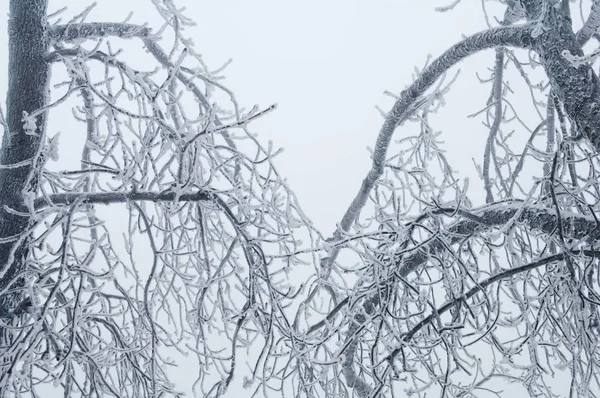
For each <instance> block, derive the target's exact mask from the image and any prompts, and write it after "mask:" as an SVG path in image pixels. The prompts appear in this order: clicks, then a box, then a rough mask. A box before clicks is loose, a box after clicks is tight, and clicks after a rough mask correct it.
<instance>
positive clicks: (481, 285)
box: [383, 250, 600, 362]
mask: <svg viewBox="0 0 600 398" xmlns="http://www.w3.org/2000/svg"><path fill="white" fill-rule="evenodd" d="M578 254H583V255H585V256H587V257H598V256H600V252H599V251H596V250H574V251H571V252H569V253H558V254H553V255H551V256H548V257H544V258H541V259H539V260H537V261H534V262H532V263H529V264H525V265H522V266H520V267H515V268H510V269H507V270H504V271H502V272H499V273H497V274H495V275H493V276H491V277H489V278H487V279H485V280H483V281H481V282H478V283H477V285H476V286H474V287H473V288H471V289H470V290H469V291H468V292H466V293H465V294H464V295H463V296H461V297H460V298H458V299H454V300H452V301H448V302H446V303H445V304H444V305H442V306H441V307H439V308H438V309H436V310H435V311H433V312H432V313H431V314H430V315H428V316H426V317H425V318H423V319H422V320H421V322H419V323H418V324H416V325H415V326H414V327H413V328H412V329H411V330H410V331H409V332H408V333H407V334H406V335H405V336H404V337H403V338H402V342H403V343H408V342H409V341H410V340H411V339H412V338H413V337H414V336H415V335H416V334H417V333H418V332H419V330H421V329H423V328H424V327H425V326H427V325H428V324H429V323H431V321H433V320H434V319H437V318H439V316H440V315H442V314H443V313H445V312H447V311H448V310H450V309H451V308H453V307H455V306H456V305H458V304H459V303H460V302H461V301H462V300H463V299H464V300H466V299H469V298H471V297H473V296H474V295H475V294H477V293H479V292H481V291H483V289H485V288H486V287H488V286H490V285H491V284H493V283H495V282H498V281H501V280H504V279H508V278H510V277H512V276H514V275H517V274H520V273H522V272H527V271H530V270H532V269H535V268H537V267H541V266H542V265H547V264H550V263H553V262H556V261H561V260H564V259H565V258H566V257H567V256H570V255H578ZM400 351H401V348H396V349H395V350H394V351H392V353H391V354H390V355H389V356H388V357H387V358H386V359H385V360H384V361H383V362H386V361H392V360H393V359H394V358H395V357H396V356H397V355H398V353H400Z"/></svg>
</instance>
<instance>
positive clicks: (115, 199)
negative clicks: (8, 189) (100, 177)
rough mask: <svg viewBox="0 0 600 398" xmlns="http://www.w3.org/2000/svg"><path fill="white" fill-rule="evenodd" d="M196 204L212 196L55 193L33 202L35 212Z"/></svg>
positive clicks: (137, 192)
mask: <svg viewBox="0 0 600 398" xmlns="http://www.w3.org/2000/svg"><path fill="white" fill-rule="evenodd" d="M174 200H178V201H182V202H196V201H201V200H213V195H212V194H210V193H208V192H205V191H197V192H190V193H183V194H179V195H178V194H177V193H176V192H173V191H170V190H169V191H165V192H148V191H129V192H94V193H57V194H52V195H48V197H43V198H37V199H36V200H35V201H34V208H35V209H36V210H39V209H42V208H45V207H49V206H52V205H71V204H73V203H75V202H76V201H81V203H82V204H103V205H109V204H113V203H125V202H127V201H147V202H169V201H174Z"/></svg>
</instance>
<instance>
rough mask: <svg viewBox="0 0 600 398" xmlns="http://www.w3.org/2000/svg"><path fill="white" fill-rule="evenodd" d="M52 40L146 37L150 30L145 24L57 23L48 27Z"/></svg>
mask: <svg viewBox="0 0 600 398" xmlns="http://www.w3.org/2000/svg"><path fill="white" fill-rule="evenodd" d="M50 32H51V35H52V39H53V40H54V41H59V42H60V41H64V42H71V41H78V40H88V39H97V38H100V37H109V36H114V37H119V38H122V39H129V38H132V37H143V38H147V37H149V36H150V35H151V32H152V30H151V29H150V28H148V27H147V26H143V25H134V24H129V23H118V22H91V23H83V22H82V23H74V24H68V25H57V26H53V27H52V28H51V29H50Z"/></svg>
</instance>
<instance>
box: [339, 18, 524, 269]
mask: <svg viewBox="0 0 600 398" xmlns="http://www.w3.org/2000/svg"><path fill="white" fill-rule="evenodd" d="M531 32H532V26H531V25H522V26H510V27H498V28H492V29H489V30H486V31H483V32H480V33H476V34H474V35H472V36H470V37H468V38H466V39H464V40H462V41H460V42H459V43H457V44H455V45H454V46H452V47H451V48H450V49H448V50H447V51H446V52H444V53H443V54H442V55H441V56H440V57H439V58H437V59H436V60H435V61H433V62H432V63H431V64H430V65H429V66H428V67H427V68H425V70H424V71H423V72H422V73H421V74H420V75H419V77H418V78H417V80H415V82H414V83H412V84H411V85H410V86H409V87H408V88H407V89H406V90H404V91H403V92H402V93H401V94H400V98H399V99H398V100H397V101H396V103H395V104H394V106H393V107H392V110H391V111H390V112H389V113H388V115H387V117H386V119H385V122H384V123H383V125H382V127H381V129H380V131H379V135H378V136H377V141H376V143H375V149H374V151H373V164H372V166H371V170H370V171H369V173H368V174H367V176H366V177H365V179H364V180H363V182H362V184H361V186H360V189H359V191H358V193H357V194H356V197H355V198H354V199H353V200H352V203H351V204H350V206H349V207H348V210H346V213H345V214H344V216H343V217H342V220H341V222H340V223H339V226H338V230H337V231H336V233H335V234H334V239H333V240H334V241H335V240H337V239H339V238H340V237H341V235H342V234H343V233H344V232H347V231H348V230H349V229H350V228H351V227H352V225H353V224H354V222H355V221H356V219H357V218H358V215H359V214H360V211H361V210H362V208H363V207H364V205H365V203H366V202H367V199H368V197H369V194H370V193H371V190H372V189H373V187H374V186H375V183H376V182H377V180H378V179H379V178H380V177H381V175H382V173H383V169H384V164H385V160H386V155H387V150H388V148H389V145H390V141H391V139H392V135H393V133H394V130H395V129H396V127H397V126H398V125H400V124H401V123H403V122H404V121H405V120H406V119H407V118H408V117H409V116H410V115H411V111H412V108H411V106H412V105H413V103H414V102H415V101H416V100H417V99H418V98H419V97H420V96H421V95H423V94H424V93H425V92H426V91H427V90H428V89H429V88H430V87H431V86H432V85H433V84H434V83H435V82H436V81H437V79H438V78H439V77H440V76H442V75H443V74H444V73H445V72H446V71H447V70H448V69H450V68H451V67H452V66H454V65H455V64H457V63H458V62H460V61H461V60H463V59H465V58H467V57H468V56H470V55H473V54H475V53H477V52H479V51H482V50H485V49H489V48H494V47H497V46H513V47H527V46H528V45H529V44H530V42H531ZM336 254H337V253H336ZM334 260H335V256H334V255H332V256H331V260H330V261H332V262H333V261H334Z"/></svg>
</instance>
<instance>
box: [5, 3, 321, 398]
mask: <svg viewBox="0 0 600 398" xmlns="http://www.w3.org/2000/svg"><path fill="white" fill-rule="evenodd" d="M153 4H154V7H155V8H156V11H157V12H158V15H159V16H160V17H162V19H163V20H164V25H163V26H162V27H159V29H157V30H155V31H153V30H152V29H150V28H149V27H147V26H137V25H133V24H129V23H125V22H124V23H94V22H87V19H88V17H89V14H90V12H91V11H92V8H87V9H85V10H83V12H81V14H79V15H77V16H75V17H74V18H73V19H71V20H67V21H61V20H60V17H61V11H62V10H58V12H56V13H54V14H52V15H48V11H47V0H25V1H22V0H11V1H10V16H9V54H10V57H9V73H10V79H9V88H8V98H7V109H6V118H5V117H4V112H2V114H1V116H2V118H1V120H2V125H3V127H4V136H3V141H2V152H1V155H0V164H1V166H0V186H1V187H2V195H0V209H1V210H0V213H1V214H0V264H2V266H1V267H0V272H1V275H2V278H1V283H0V289H1V290H0V291H1V293H0V317H1V333H2V341H1V346H0V358H1V364H0V391H1V393H0V395H2V396H3V397H4V396H9V395H11V394H13V395H17V396H24V395H27V396H40V395H44V391H45V392H46V393H47V391H48V390H44V385H45V384H47V383H50V382H52V383H54V384H53V386H54V388H56V389H59V390H61V391H64V396H65V397H67V396H69V397H70V396H118V397H130V396H131V397H133V396H136V397H139V396H148V397H159V396H166V395H168V396H178V395H179V394H180V393H179V392H178V390H177V387H176V386H174V385H173V383H171V382H169V376H168V368H169V366H170V365H171V363H172V361H173V360H171V359H169V357H173V356H174V355H175V356H176V355H178V354H182V355H192V356H196V357H197V361H196V362H197V363H198V364H199V365H200V366H199V369H200V373H199V376H198V380H197V383H196V384H197V391H199V392H198V395H199V396H203V395H209V396H220V395H223V393H224V392H225V391H226V390H227V388H228V386H229V384H230V383H231V381H232V379H233V377H234V370H235V369H236V352H237V351H238V350H239V349H240V347H245V346H249V345H250V344H252V343H253V342H255V341H256V340H257V339H259V338H262V336H267V337H265V338H263V339H262V344H263V345H264V347H265V348H264V349H265V350H266V351H268V350H270V346H271V345H273V344H274V341H273V336H277V333H275V332H274V331H273V329H276V328H278V327H280V326H279V325H278V324H277V322H276V320H278V319H280V318H281V317H282V315H281V313H282V311H284V308H286V306H288V305H289V302H290V300H291V299H292V298H293V295H294V294H296V291H295V290H294V289H289V288H287V289H286V288H280V285H281V283H282V282H284V281H285V277H284V274H285V272H286V270H287V269H288V268H289V267H291V266H293V265H294V263H295V261H296V258H295V255H294V252H295V251H296V250H297V248H298V244H299V241H298V238H297V237H296V236H297V233H296V232H295V230H298V229H302V228H304V233H303V234H304V235H305V236H306V235H308V236H310V234H314V231H313V230H312V229H311V227H310V226H309V224H308V222H307V221H306V218H305V217H304V216H303V215H302V214H301V213H300V212H299V211H298V207H297V205H296V201H295V198H294V196H293V195H292V194H291V193H290V191H289V190H288V188H287V186H286V184H285V182H284V180H283V179H282V178H281V177H280V176H279V174H278V173H277V171H276V170H275V169H274V168H273V166H272V162H271V158H272V157H273V156H274V155H275V154H276V153H275V152H274V151H273V150H272V149H271V148H270V147H263V146H262V145H261V144H259V143H258V141H257V140H256V139H255V137H254V136H253V135H252V134H251V133H250V132H249V130H248V129H247V125H248V123H250V122H251V121H252V120H254V119H256V118H258V117H261V116H263V115H264V114H266V113H267V112H269V111H271V110H272V109H273V108H274V107H273V106H272V107H268V108H264V109H258V108H254V109H251V110H249V111H245V110H243V109H242V108H240V107H239V106H238V104H237V102H236V99H235V97H234V96H233V94H232V93H231V92H230V91H229V90H228V89H227V88H226V87H224V86H223V85H222V84H221V83H220V82H219V81H220V79H221V77H220V70H218V69H217V70H211V69H209V67H208V66H207V65H205V63H204V62H203V60H202V58H201V56H200V55H199V54H198V53H196V52H195V50H194V48H193V45H192V41H191V40H190V39H189V38H188V37H186V35H185V28H186V27H187V26H189V25H191V23H192V22H191V21H190V20H189V19H188V18H186V17H185V15H183V14H182V13H181V12H180V10H179V9H177V8H176V6H175V5H174V4H173V3H172V2H171V1H169V0H167V1H162V0H160V1H159V0H156V1H153ZM124 40H130V41H137V43H139V48H140V49H142V48H143V49H144V50H145V51H143V52H140V53H138V56H140V57H145V60H144V62H143V65H145V67H144V68H143V69H136V68H134V67H133V66H132V65H131V64H130V63H128V62H125V61H124V60H123V54H122V53H121V51H120V50H119V49H118V47H116V46H118V45H120V43H122V42H123V41H124ZM161 41H162V42H163V43H164V44H167V45H168V46H169V47H168V49H167V50H165V49H164V48H163V47H162V46H161ZM130 59H131V58H130ZM51 70H52V72H53V76H54V78H53V79H52V80H51V79H50V72H51ZM69 112H70V113H71V115H72V118H73V122H72V123H71V124H70V125H69V124H64V123H61V125H62V127H61V129H69V130H68V131H65V130H62V131H60V133H62V139H63V140H64V139H65V138H66V139H67V140H69V143H70V144H71V145H70V151H72V148H73V142H81V146H80V149H79V153H80V154H79V156H78V158H76V162H75V163H74V165H73V167H72V168H71V169H67V170H64V169H61V170H57V169H56V168H55V167H54V168H53V166H52V164H53V160H56V159H57V157H58V156H59V155H60V154H61V152H60V147H59V141H58V140H59V137H58V133H59V131H56V130H55V131H50V130H51V127H49V126H52V123H49V122H48V121H49V120H52V118H61V119H62V118H65V117H67V116H68V114H69ZM64 126H67V127H64ZM71 129H73V130H77V131H72V130H71ZM78 137H84V139H83V140H81V139H79V141H78V140H77V139H78ZM63 154H64V152H63ZM106 207H108V208H110V212H107V211H106ZM103 208H104V209H103ZM115 213H116V214H117V217H120V223H121V227H122V228H121V229H120V230H119V229H117V230H114V229H112V230H111V229H110V228H108V227H107V224H106V220H107V219H109V218H111V217H110V215H111V214H112V217H113V218H114V217H115V215H114V214H115ZM113 225H114V224H113ZM123 236H124V238H123ZM140 254H142V255H141V256H140ZM274 254H275V255H277V256H282V255H285V256H286V259H285V260H286V261H276V262H275V261H273V255H274ZM224 342H225V343H224ZM180 356H181V355H180ZM266 360H267V359H266V358H265V357H264V355H262V356H261V357H259V358H258V361H257V362H258V363H262V362H264V361H266ZM257 366H258V365H257ZM51 385H52V384H51ZM40 389H41V390H40ZM40 391H41V392H40ZM200 391H201V392H200Z"/></svg>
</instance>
